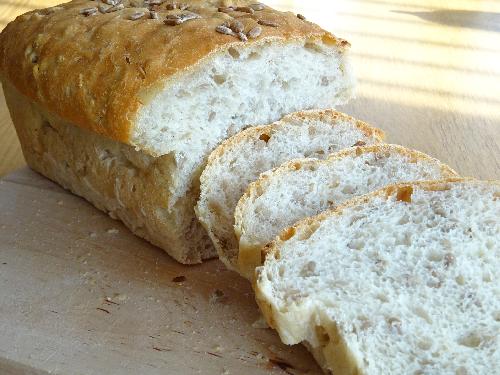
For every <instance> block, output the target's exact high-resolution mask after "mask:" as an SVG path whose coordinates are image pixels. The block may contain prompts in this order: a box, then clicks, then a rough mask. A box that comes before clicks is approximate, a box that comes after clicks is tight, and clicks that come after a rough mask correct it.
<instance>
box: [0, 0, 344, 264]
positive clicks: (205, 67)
mask: <svg viewBox="0 0 500 375" xmlns="http://www.w3.org/2000/svg"><path fill="white" fill-rule="evenodd" d="M348 48H349V44H348V43H347V42H346V41H344V40H342V39H338V38H336V37H335V36H333V35H332V34H331V33H329V32H327V31H325V30H323V29H321V28H320V27H319V26H317V25H315V24H313V23H311V22H308V21H305V20H303V19H302V18H298V17H296V15H294V14H292V13H284V12H278V11H276V10H273V9H271V8H269V7H267V6H265V5H262V4H260V3H259V4H257V3H255V2H253V1H244V0H234V1H233V2H230V1H227V0H204V1H202V0H185V1H183V2H182V4H180V3H178V2H174V1H157V0H123V1H115V0H106V1H100V2H97V1H91V0H73V1H70V2H68V3H65V4H61V5H59V6H55V7H52V8H47V9H41V10H35V11H32V12H29V13H26V14H24V15H22V16H19V17H18V18H17V19H16V20H15V21H13V22H11V23H10V24H9V25H7V27H6V28H5V29H4V30H3V31H2V33H1V34H0V75H1V80H2V84H3V87H4V91H5V95H6V99H7V105H8V107H9V109H10V112H11V116H12V120H13V122H14V124H15V126H16V129H17V132H18V134H19V138H20V140H21V145H22V148H23V153H24V155H25V158H26V160H27V162H28V164H29V165H30V166H31V167H32V168H33V169H34V170H36V171H38V172H40V173H42V174H44V175H45V176H47V177H49V178H51V179H52V180H54V181H57V182H58V183H60V184H61V185H63V186H64V187H66V188H68V189H70V190H72V191H73V192H75V193H76V194H79V195H81V196H82V197H84V198H86V199H88V200H89V201H90V202H92V203H93V204H94V205H96V206H97V207H99V208H100V209H102V210H105V211H107V212H109V213H110V215H112V216H114V217H116V218H119V219H120V220H122V221H123V222H124V223H125V224H126V225H127V226H129V227H130V228H131V229H132V230H133V231H134V232H135V233H137V234H138V235H140V236H142V237H144V238H146V239H148V240H149V241H151V242H152V243H154V244H156V245H158V246H160V247H162V248H163V249H165V250H166V251H167V252H168V253H169V254H170V255H172V256H173V257H174V258H175V259H177V260H178V261H180V262H182V263H199V262H201V261H202V260H203V259H206V258H210V257H214V256H216V252H215V250H214V248H213V247H212V245H211V242H210V240H209V238H208V236H207V235H206V233H205V231H204V229H203V228H202V226H201V225H200V224H199V223H198V221H197V220H196V217H195V214H194V211H193V207H194V204H195V202H196V199H197V197H198V192H199V175H200V173H201V170H202V168H203V165H204V163H205V162H206V158H207V156H208V154H209V153H210V151H211V150H212V149H213V148H214V147H215V146H216V145H217V144H218V143H220V142H221V141H222V140H223V139H225V138H227V137H229V136H231V135H233V134H236V133H237V132H238V131H240V130H242V129H243V128H244V127H247V126H250V125H258V124H267V123H270V122H273V121H276V120H278V119H280V118H281V117H282V116H283V115H285V114H288V113H291V112H294V111H297V110H304V109H310V108H330V107H332V106H336V105H338V104H341V103H344V102H345V101H346V100H348V99H349V98H350V97H351V96H352V88H353V78H352V75H351V72H350V64H349V61H348V57H347V52H348Z"/></svg>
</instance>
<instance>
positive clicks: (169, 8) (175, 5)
mask: <svg viewBox="0 0 500 375" xmlns="http://www.w3.org/2000/svg"><path fill="white" fill-rule="evenodd" d="M176 8H177V4H176V3H169V4H167V10H174V9H176Z"/></svg>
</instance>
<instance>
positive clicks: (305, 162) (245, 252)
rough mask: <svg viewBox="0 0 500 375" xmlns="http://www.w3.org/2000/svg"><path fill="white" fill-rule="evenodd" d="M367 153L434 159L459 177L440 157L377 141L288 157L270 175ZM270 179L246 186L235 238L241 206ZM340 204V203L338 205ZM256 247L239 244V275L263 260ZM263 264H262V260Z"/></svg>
mask: <svg viewBox="0 0 500 375" xmlns="http://www.w3.org/2000/svg"><path fill="white" fill-rule="evenodd" d="M367 153H381V154H382V153H398V154H400V155H404V156H408V157H409V158H410V160H412V161H415V162H416V161H417V160H427V161H430V162H434V163H435V164H436V165H438V166H439V167H440V170H441V174H442V176H443V177H444V178H451V177H455V176H458V173H457V172H456V171H454V170H453V169H452V168H451V167H449V166H448V165H446V164H444V163H442V162H440V161H439V160H437V159H435V158H433V157H431V156H429V155H427V154H424V153H423V152H420V151H417V150H412V149H409V148H406V147H403V146H400V145H395V144H385V143H380V144H373V145H368V146H357V147H351V148H347V149H344V150H341V151H338V152H335V153H333V154H331V155H330V156H329V157H328V158H327V159H324V160H316V159H307V158H306V159H296V160H290V161H288V162H286V163H284V164H282V165H281V166H279V167H277V168H275V169H273V170H272V171H271V172H270V174H271V175H272V176H273V178H278V177H279V176H280V175H283V174H286V173H288V172H290V171H294V170H297V168H298V167H299V168H305V169H307V167H310V166H311V167H312V166H317V165H318V164H324V165H326V164H330V163H334V162H335V161H337V160H341V159H344V158H350V157H354V158H355V157H358V156H361V155H363V154H367ZM267 179H269V174H266V175H262V176H261V177H260V178H259V179H258V180H257V181H254V182H253V183H251V184H250V185H249V186H248V187H247V190H246V191H245V193H244V194H243V195H242V196H241V198H240V200H239V201H238V204H237V205H236V209H235V213H234V217H235V225H234V231H235V234H236V238H237V239H238V241H239V240H240V238H241V235H242V232H243V228H242V222H243V215H244V212H243V208H244V207H245V205H246V202H247V201H248V200H253V199H255V198H256V197H257V196H259V195H260V194H261V193H262V191H263V190H264V189H265V186H264V185H265V183H266V181H267ZM341 206H342V205H341ZM289 231H290V228H288V229H286V230H284V231H283V232H282V234H281V235H280V236H281V237H283V235H284V234H285V233H287V234H288V233H289ZM258 251H259V249H257V248H245V249H242V247H241V244H240V252H239V256H238V272H239V273H240V274H242V275H243V276H245V277H251V276H250V274H248V270H247V268H248V267H249V266H250V265H252V267H253V265H254V263H255V261H256V260H257V259H261V261H263V259H264V257H263V256H262V255H260V254H258ZM261 264H262V263H261Z"/></svg>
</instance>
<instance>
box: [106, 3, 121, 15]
mask: <svg viewBox="0 0 500 375" xmlns="http://www.w3.org/2000/svg"><path fill="white" fill-rule="evenodd" d="M122 9H125V5H123V4H118V5H115V6H114V7H111V8H109V9H108V10H107V11H106V13H112V12H116V11H117V10H122Z"/></svg>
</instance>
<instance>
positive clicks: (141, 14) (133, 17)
mask: <svg viewBox="0 0 500 375" xmlns="http://www.w3.org/2000/svg"><path fill="white" fill-rule="evenodd" d="M145 14H146V13H144V12H135V13H133V14H131V15H130V16H129V17H128V19H129V20H131V21H136V20H138V19H139V18H142V17H144V15H145Z"/></svg>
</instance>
